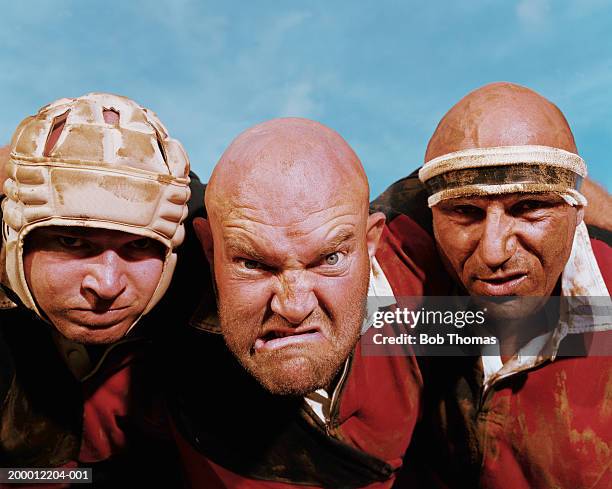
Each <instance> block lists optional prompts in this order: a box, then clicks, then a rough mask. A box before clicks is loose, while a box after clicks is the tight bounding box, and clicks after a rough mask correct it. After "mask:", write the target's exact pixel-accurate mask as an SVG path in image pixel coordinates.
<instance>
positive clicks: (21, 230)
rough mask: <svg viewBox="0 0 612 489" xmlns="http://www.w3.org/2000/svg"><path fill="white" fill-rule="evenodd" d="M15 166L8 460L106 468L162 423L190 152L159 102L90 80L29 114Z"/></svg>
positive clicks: (8, 279) (8, 291) (0, 451)
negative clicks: (163, 351) (155, 354)
mask: <svg viewBox="0 0 612 489" xmlns="http://www.w3.org/2000/svg"><path fill="white" fill-rule="evenodd" d="M5 170H6V171H5V174H6V180H5V182H4V194H5V198H4V200H3V202H2V224H3V255H2V258H3V268H2V272H3V273H2V288H3V291H4V293H5V295H4V297H3V299H2V302H1V305H2V308H3V309H4V310H3V311H2V312H1V314H0V334H1V336H2V338H3V340H4V342H5V346H4V348H5V349H6V350H7V351H8V353H10V355H9V356H8V357H7V356H5V357H4V358H3V361H2V370H1V371H0V380H1V382H0V388H2V390H1V391H0V416H1V423H0V424H1V426H2V429H1V430H0V465H1V466H3V467H9V466H26V467H27V466H30V467H75V466H77V465H79V464H80V465H84V466H87V467H94V477H97V478H96V482H102V481H103V474H104V473H105V472H106V471H105V470H103V469H104V467H105V466H106V468H107V469H111V466H109V465H108V462H109V461H117V460H119V461H120V460H121V456H122V454H124V453H125V452H126V451H128V450H132V451H133V453H134V452H135V453H136V454H137V455H138V456H142V457H143V458H145V457H146V455H144V453H138V450H140V449H141V448H142V447H145V446H147V443H148V442H149V440H148V439H146V441H145V440H143V441H141V444H140V445H133V442H134V440H135V439H136V438H131V437H130V436H131V435H132V434H135V433H140V432H141V431H142V432H143V433H144V432H147V430H150V431H149V432H150V433H151V435H152V436H153V435H154V434H155V433H154V431H155V430H156V429H157V428H158V426H157V425H156V424H155V423H149V418H150V417H151V419H152V417H153V416H156V406H155V405H154V403H153V401H152V399H153V397H152V394H151V390H152V389H153V385H152V381H151V379H152V378H153V377H154V373H155V369H154V365H152V364H151V363H152V362H149V360H150V358H149V355H147V354H145V353H146V352H148V351H149V350H150V348H151V347H150V339H149V338H150V337H151V336H152V335H153V334H154V333H155V330H156V329H157V328H158V326H163V325H164V321H166V320H167V318H166V319H164V316H163V313H162V312H161V311H160V310H159V308H158V309H156V311H159V312H158V313H157V314H156V315H149V314H148V313H149V312H150V311H151V310H152V309H153V307H154V306H155V305H156V304H157V303H158V302H159V301H160V299H161V298H162V296H163V295H164V293H165V292H166V290H167V289H168V286H169V283H170V280H171V278H172V274H173V271H174V268H175V264H176V261H177V254H176V248H177V247H178V246H179V245H180V244H181V242H182V241H183V238H184V234H185V231H184V226H183V221H184V219H185V218H186V216H187V205H186V203H187V200H188V199H189V195H190V188H189V182H190V179H189V162H188V159H187V155H186V154H185V152H184V150H183V148H182V146H181V144H180V143H179V142H178V141H176V140H174V139H172V138H170V137H169V136H168V133H167V131H166V129H165V127H164V126H163V125H162V123H161V122H160V120H159V119H158V118H157V116H156V115H155V114H154V113H152V112H150V111H149V110H147V109H145V108H143V107H140V106H139V105H138V104H136V103H135V102H133V101H132V100H130V99H127V98H125V97H120V96H116V95H110V94H104V93H91V94H88V95H85V96H83V97H79V98H75V99H60V100H58V101H56V102H53V103H51V104H49V105H47V106H45V107H43V108H42V109H40V110H39V112H38V113H37V114H35V115H34V116H32V117H28V118H26V119H25V120H24V121H22V122H21V124H20V125H19V127H18V128H17V130H16V131H15V134H14V136H13V139H12V142H11V145H10V160H9V162H8V164H7V166H6V168H5ZM153 446H154V443H153V442H151V444H150V445H149V448H152V447H153ZM150 452H154V451H153V450H150ZM147 453H149V452H147ZM148 463H152V461H148ZM126 469H127V472H126ZM116 470H117V471H118V472H117V473H115V474H114V475H115V476H118V477H119V479H118V480H119V481H122V480H123V481H125V480H127V479H125V477H126V476H127V475H129V474H135V472H134V471H138V469H136V468H133V467H129V466H121V465H120V464H119V466H118V468H117V469H116ZM138 477H145V478H146V475H145V474H143V473H142V474H140V475H138ZM160 477H161V476H160Z"/></svg>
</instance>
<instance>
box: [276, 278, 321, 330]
mask: <svg viewBox="0 0 612 489" xmlns="http://www.w3.org/2000/svg"><path fill="white" fill-rule="evenodd" d="M317 304H318V300H317V297H316V295H315V293H314V291H313V287H312V283H311V281H310V280H309V279H308V277H307V276H306V272H304V271H291V272H283V273H282V274H281V275H279V277H278V283H277V286H276V290H275V291H274V297H272V304H271V307H272V311H274V312H275V313H276V314H278V315H280V316H282V317H284V318H285V319H286V320H287V321H289V322H290V323H291V324H295V325H299V324H300V323H301V322H302V321H304V320H305V319H306V318H307V317H308V316H310V314H311V313H312V311H314V309H315V308H316V307H317Z"/></svg>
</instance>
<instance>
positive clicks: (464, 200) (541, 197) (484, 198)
mask: <svg viewBox="0 0 612 489" xmlns="http://www.w3.org/2000/svg"><path fill="white" fill-rule="evenodd" d="M522 200H538V201H545V202H550V203H559V204H565V201H564V200H563V197H561V196H560V195H559V194H557V193H555V192H515V193H510V194H497V195H496V194H492V195H468V196H465V197H457V198H454V199H447V200H444V201H442V202H441V204H440V205H443V206H456V205H469V204H490V203H495V202H500V203H503V204H511V203H513V202H518V201H522ZM568 207H569V206H568Z"/></svg>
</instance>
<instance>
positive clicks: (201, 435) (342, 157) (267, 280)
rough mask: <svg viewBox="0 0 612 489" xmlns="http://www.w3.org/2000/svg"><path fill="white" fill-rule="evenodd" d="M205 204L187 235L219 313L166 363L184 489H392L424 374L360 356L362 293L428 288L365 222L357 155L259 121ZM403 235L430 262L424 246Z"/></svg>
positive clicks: (428, 245)
mask: <svg viewBox="0 0 612 489" xmlns="http://www.w3.org/2000/svg"><path fill="white" fill-rule="evenodd" d="M206 209H207V211H208V219H207V221H205V220H199V219H198V220H196V221H194V226H195V228H196V232H197V234H198V236H199V238H200V241H201V242H202V246H203V248H204V250H205V252H206V254H207V256H208V258H209V261H210V262H211V264H212V269H213V274H214V277H215V281H216V290H217V302H218V309H219V317H216V314H215V312H216V311H210V312H211V314H210V315H207V314H205V313H202V314H200V313H198V314H196V315H194V317H193V318H192V320H191V324H190V326H191V327H190V328H188V329H186V330H185V331H183V335H182V338H181V339H180V340H179V344H180V345H181V349H180V350H179V349H178V348H177V349H174V350H175V351H177V352H179V354H178V355H177V358H176V361H173V362H172V363H173V364H174V365H176V367H177V369H178V373H177V374H175V375H173V376H172V378H173V379H175V381H174V382H173V385H172V387H173V388H174V399H175V402H174V403H173V409H172V411H173V421H174V425H175V427H176V435H177V440H178V443H179V445H180V449H181V454H182V460H183V464H184V466H185V472H186V475H187V480H188V481H189V484H190V486H191V487H211V486H210V485H211V484H214V483H215V482H219V480H220V481H221V483H222V484H223V485H224V486H225V487H243V488H262V487H266V488H277V489H284V488H295V487H304V486H306V487H326V488H335V489H342V488H356V487H368V488H370V489H374V488H377V489H378V488H381V489H382V488H390V487H392V486H393V484H394V481H395V479H396V477H397V474H398V472H399V471H400V470H401V466H402V458H403V456H404V453H405V451H406V449H407V447H408V444H409V443H410V439H411V436H412V430H413V427H414V425H415V423H416V422H417V420H418V418H419V416H420V413H421V410H420V394H421V389H422V386H421V377H420V374H419V372H418V369H417V368H416V360H415V358H414V357H413V356H410V355H406V356H364V355H362V353H361V345H360V343H359V342H358V339H359V338H360V335H361V334H362V333H363V332H364V331H365V330H367V329H368V328H369V327H370V326H371V324H372V317H371V312H372V311H367V308H366V298H367V296H369V297H376V298H378V299H379V300H380V301H381V302H383V301H388V300H389V299H392V298H393V297H392V296H408V295H417V296H420V295H423V293H424V292H425V291H428V292H429V293H434V291H433V290H431V289H429V288H428V287H429V285H428V284H427V278H428V277H429V276H430V275H433V274H429V273H427V272H424V270H423V269H422V268H419V266H418V264H416V263H414V262H413V261H411V259H410V257H409V256H407V255H405V254H404V252H403V251H402V249H401V241H400V240H398V239H397V238H395V237H393V236H391V233H390V231H389V230H388V229H385V228H384V221H383V219H382V216H381V214H380V213H373V214H371V215H368V183H367V179H366V176H365V173H364V170H363V168H362V166H361V163H360V161H359V159H358V157H357V156H356V155H355V153H354V152H353V150H352V149H351V148H350V147H349V145H348V144H347V143H346V141H345V140H344V139H342V137H341V136H340V135H338V134H337V133H336V132H335V131H333V130H331V129H329V128H327V127H325V126H323V125H321V124H319V123H317V122H314V121H310V120H306V119H276V120H272V121H268V122H265V123H262V124H259V125H257V126H255V127H253V128H250V129H248V130H247V131H245V132H244V133H242V134H241V135H239V136H238V137H237V138H236V139H235V140H234V141H233V142H232V143H231V145H230V146H229V148H228V149H227V150H226V151H225V152H224V154H223V156H222V157H221V159H220V161H219V163H218V164H217V166H216V167H215V170H214V172H213V176H212V177H211V180H210V183H209V185H208V187H207V189H206ZM407 228H409V229H408V231H410V232H411V233H410V232H408V234H411V236H412V238H413V239H412V242H411V246H412V250H420V252H418V253H417V254H418V255H419V257H420V258H421V259H422V260H423V262H426V261H427V260H426V257H431V258H432V261H435V256H436V254H435V247H434V242H433V239H432V237H431V236H428V235H427V233H425V232H424V231H422V230H421V229H419V228H418V227H417V226H412V227H411V226H410V225H409V224H407ZM415 252H416V251H415ZM375 254H376V256H374V255H375ZM400 264H401V266H400ZM424 266H425V267H429V268H432V269H433V268H434V264H433V263H425V264H424ZM200 276H202V271H200ZM368 303H369V302H368ZM386 305H388V306H391V305H392V304H390V303H388V302H387V303H386ZM200 312H203V311H200ZM226 345H227V346H226ZM211 395H212V397H211ZM211 480H212V481H213V482H211Z"/></svg>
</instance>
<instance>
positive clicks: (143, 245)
mask: <svg viewBox="0 0 612 489" xmlns="http://www.w3.org/2000/svg"><path fill="white" fill-rule="evenodd" d="M151 246H153V242H152V240H151V239H150V238H142V239H135V240H134V241H130V247H131V248H134V249H137V250H148V249H149V248H151Z"/></svg>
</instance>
